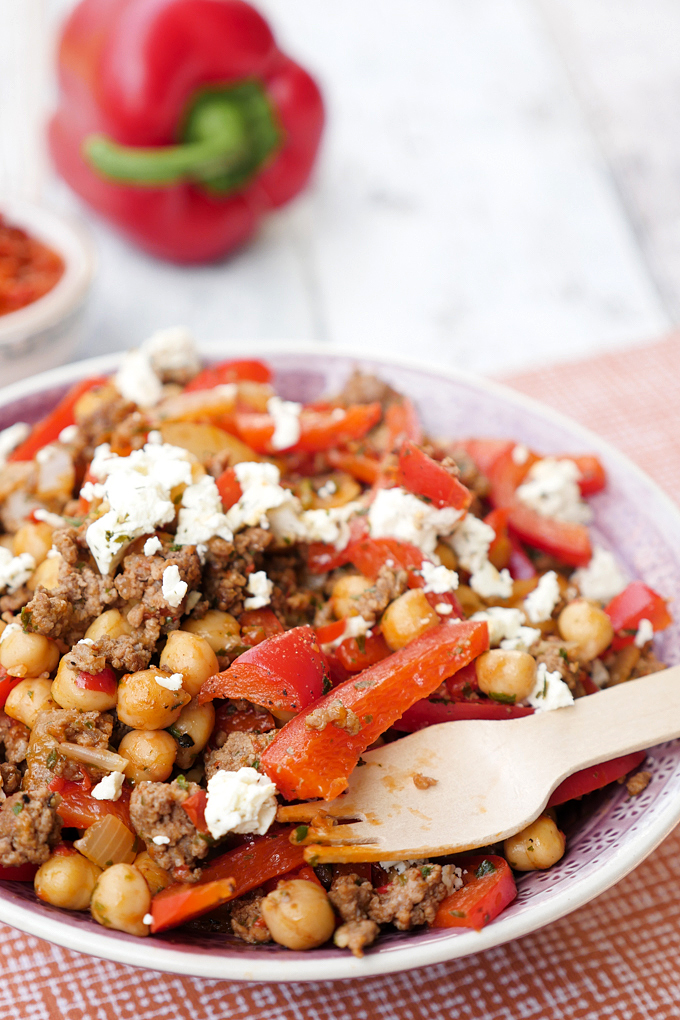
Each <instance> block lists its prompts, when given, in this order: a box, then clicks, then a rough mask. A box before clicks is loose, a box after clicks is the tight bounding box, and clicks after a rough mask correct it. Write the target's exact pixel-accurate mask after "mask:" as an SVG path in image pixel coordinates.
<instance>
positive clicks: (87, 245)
mask: <svg viewBox="0 0 680 1020" xmlns="http://www.w3.org/2000/svg"><path fill="white" fill-rule="evenodd" d="M0 212H2V214H3V215H4V216H5V217H6V219H7V222H8V223H10V224H11V225H12V226H17V227H21V228H23V229H24V230H26V231H27V232H28V233H29V234H31V235H32V236H33V237H37V238H38V240H40V241H42V242H43V243H44V244H46V245H47V246H48V247H50V248H52V249H53V250H54V251H56V252H58V253H59V254H60V255H61V257H62V258H63V260H64V263H65V270H64V274H63V276H62V277H61V279H60V280H59V281H58V283H57V284H56V286H54V287H53V288H52V290H50V291H48V292H47V294H45V295H43V297H41V298H39V299H38V300H37V301H34V302H33V303H32V304H30V305H26V307H25V308H19V309H17V311H16V312H9V313H8V314H7V315H0V379H2V381H3V383H5V384H6V383H11V382H15V381H16V380H17V379H23V378H24V377H25V376H27V375H31V374H33V373H35V372H42V371H45V370H46V369H49V368H53V367H54V366H55V365H60V364H62V362H64V361H66V359H67V358H68V357H70V355H71V354H72V353H73V351H74V350H75V349H76V347H77V346H78V343H79V342H80V340H81V338H82V330H83V315H84V311H85V302H86V299H87V294H88V291H89V289H90V284H91V282H92V277H93V275H94V271H95V267H96V257H95V253H94V248H93V246H92V242H91V241H90V238H89V236H88V234H87V233H86V231H85V230H84V228H83V227H82V226H80V225H79V224H76V223H73V222H71V221H70V220H67V219H66V218H64V217H63V216H59V215H58V214H57V213H54V212H52V211H51V210H50V209H45V208H43V207H42V206H39V205H32V204H30V203H27V202H13V201H9V202H4V201H3V202H2V203H0Z"/></svg>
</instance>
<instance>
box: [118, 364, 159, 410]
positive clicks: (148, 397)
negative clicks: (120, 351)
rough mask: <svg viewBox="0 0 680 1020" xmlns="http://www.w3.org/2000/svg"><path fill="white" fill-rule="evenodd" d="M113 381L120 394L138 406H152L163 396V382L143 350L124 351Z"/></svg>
mask: <svg viewBox="0 0 680 1020" xmlns="http://www.w3.org/2000/svg"><path fill="white" fill-rule="evenodd" d="M113 381H114V383H115V385H116V388H117V389H118V392H119V393H120V395H121V396H122V397H125V399H126V400H131V401H132V403H133V404H137V406H138V407H144V408H146V407H153V406H154V405H155V404H157V403H158V401H159V400H160V399H161V397H162V396H163V384H162V383H161V381H160V379H159V378H158V376H157V375H156V373H155V372H154V370H153V365H152V364H151V358H150V357H149V355H148V354H147V353H146V351H143V350H134V351H126V353H125V354H124V355H123V360H122V362H121V366H120V368H119V369H118V371H117V372H116V375H115V377H114V380H113Z"/></svg>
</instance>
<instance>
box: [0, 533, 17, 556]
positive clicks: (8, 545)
mask: <svg viewBox="0 0 680 1020" xmlns="http://www.w3.org/2000/svg"><path fill="white" fill-rule="evenodd" d="M0 545H1V546H2V547H3V549H9V551H10V552H11V553H12V555H14V553H13V552H12V550H13V549H14V535H0Z"/></svg>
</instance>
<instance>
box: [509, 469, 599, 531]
mask: <svg viewBox="0 0 680 1020" xmlns="http://www.w3.org/2000/svg"><path fill="white" fill-rule="evenodd" d="M580 477H581V472H580V471H579V469H578V465H577V464H575V463H574V461H573V460H568V459H566V458H565V459H560V460H557V459H556V458H555V457H543V458H542V459H541V460H537V461H536V463H535V464H533V465H532V467H531V468H530V469H529V473H528V475H527V477H526V480H525V481H524V482H522V484H521V485H520V486H518V488H517V490H516V495H517V498H518V499H519V500H520V502H522V503H524V505H525V506H528V507H531V509H532V510H535V511H536V512H537V513H539V514H541V516H542V517H553V518H554V519H555V520H558V521H569V522H571V523H572V524H587V523H588V521H590V520H591V518H592V511H591V509H590V507H589V506H588V504H587V503H584V501H583V500H582V499H581V490H580V489H579V487H578V480H579V478H580Z"/></svg>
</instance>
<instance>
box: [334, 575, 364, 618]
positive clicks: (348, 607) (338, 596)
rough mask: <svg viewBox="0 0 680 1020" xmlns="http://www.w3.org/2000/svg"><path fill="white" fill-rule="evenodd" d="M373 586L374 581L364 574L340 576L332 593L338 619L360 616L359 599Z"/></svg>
mask: <svg viewBox="0 0 680 1020" xmlns="http://www.w3.org/2000/svg"><path fill="white" fill-rule="evenodd" d="M373 587H374V583H373V581H371V579H370V578H369V577H364V575H363V574H346V575H345V576H344V577H339V578H338V580H337V581H336V582H335V584H334V585H333V593H332V595H331V608H332V610H333V612H334V614H335V616H336V617H337V618H338V620H344V619H345V618H346V617H348V616H359V610H358V609H357V601H358V600H359V599H360V598H361V596H362V595H363V594H365V592H367V591H370V590H371V588H373Z"/></svg>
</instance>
